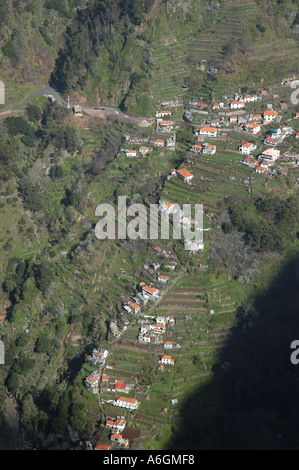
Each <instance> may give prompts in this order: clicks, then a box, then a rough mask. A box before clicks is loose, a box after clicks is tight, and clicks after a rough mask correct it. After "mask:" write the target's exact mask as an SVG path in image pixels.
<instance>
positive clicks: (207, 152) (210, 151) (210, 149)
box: [202, 144, 216, 155]
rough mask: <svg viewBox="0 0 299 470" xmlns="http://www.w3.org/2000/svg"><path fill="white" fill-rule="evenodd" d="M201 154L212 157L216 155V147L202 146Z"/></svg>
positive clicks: (210, 145)
mask: <svg viewBox="0 0 299 470" xmlns="http://www.w3.org/2000/svg"><path fill="white" fill-rule="evenodd" d="M202 153H203V154H204V155H214V154H215V153H216V145H213V144H204V145H203V148H202Z"/></svg>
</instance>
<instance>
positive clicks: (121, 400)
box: [113, 397, 140, 410]
mask: <svg viewBox="0 0 299 470" xmlns="http://www.w3.org/2000/svg"><path fill="white" fill-rule="evenodd" d="M113 405H114V406H119V407H121V408H126V409H128V410H137V408H138V406H139V405H140V403H139V401H137V400H136V399H135V398H127V397H118V398H117V399H116V400H115V401H114V402H113Z"/></svg>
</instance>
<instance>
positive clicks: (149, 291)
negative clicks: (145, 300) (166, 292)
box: [142, 286, 159, 300]
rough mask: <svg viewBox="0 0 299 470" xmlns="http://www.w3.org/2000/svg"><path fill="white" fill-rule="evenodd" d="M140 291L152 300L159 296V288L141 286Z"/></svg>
mask: <svg viewBox="0 0 299 470" xmlns="http://www.w3.org/2000/svg"><path fill="white" fill-rule="evenodd" d="M142 292H143V293H144V294H145V295H147V296H148V297H150V298H151V299H154V300H155V299H156V298H157V297H158V296H159V290H158V289H156V288H155V287H150V286H142Z"/></svg>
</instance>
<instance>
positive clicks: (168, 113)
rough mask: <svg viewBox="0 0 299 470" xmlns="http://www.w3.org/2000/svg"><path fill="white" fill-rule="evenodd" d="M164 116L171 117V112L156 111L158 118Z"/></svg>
mask: <svg viewBox="0 0 299 470" xmlns="http://www.w3.org/2000/svg"><path fill="white" fill-rule="evenodd" d="M164 116H171V111H166V110H162V111H156V117H157V118H160V117H164Z"/></svg>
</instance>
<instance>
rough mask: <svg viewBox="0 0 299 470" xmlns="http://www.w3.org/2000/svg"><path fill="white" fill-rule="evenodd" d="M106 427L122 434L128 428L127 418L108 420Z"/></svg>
mask: <svg viewBox="0 0 299 470" xmlns="http://www.w3.org/2000/svg"><path fill="white" fill-rule="evenodd" d="M106 427H107V428H108V429H111V430H112V431H114V432H117V433H120V432H122V431H123V430H124V429H125V427H126V420H125V417H124V416H118V417H117V418H110V417H109V418H107V420H106Z"/></svg>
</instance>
